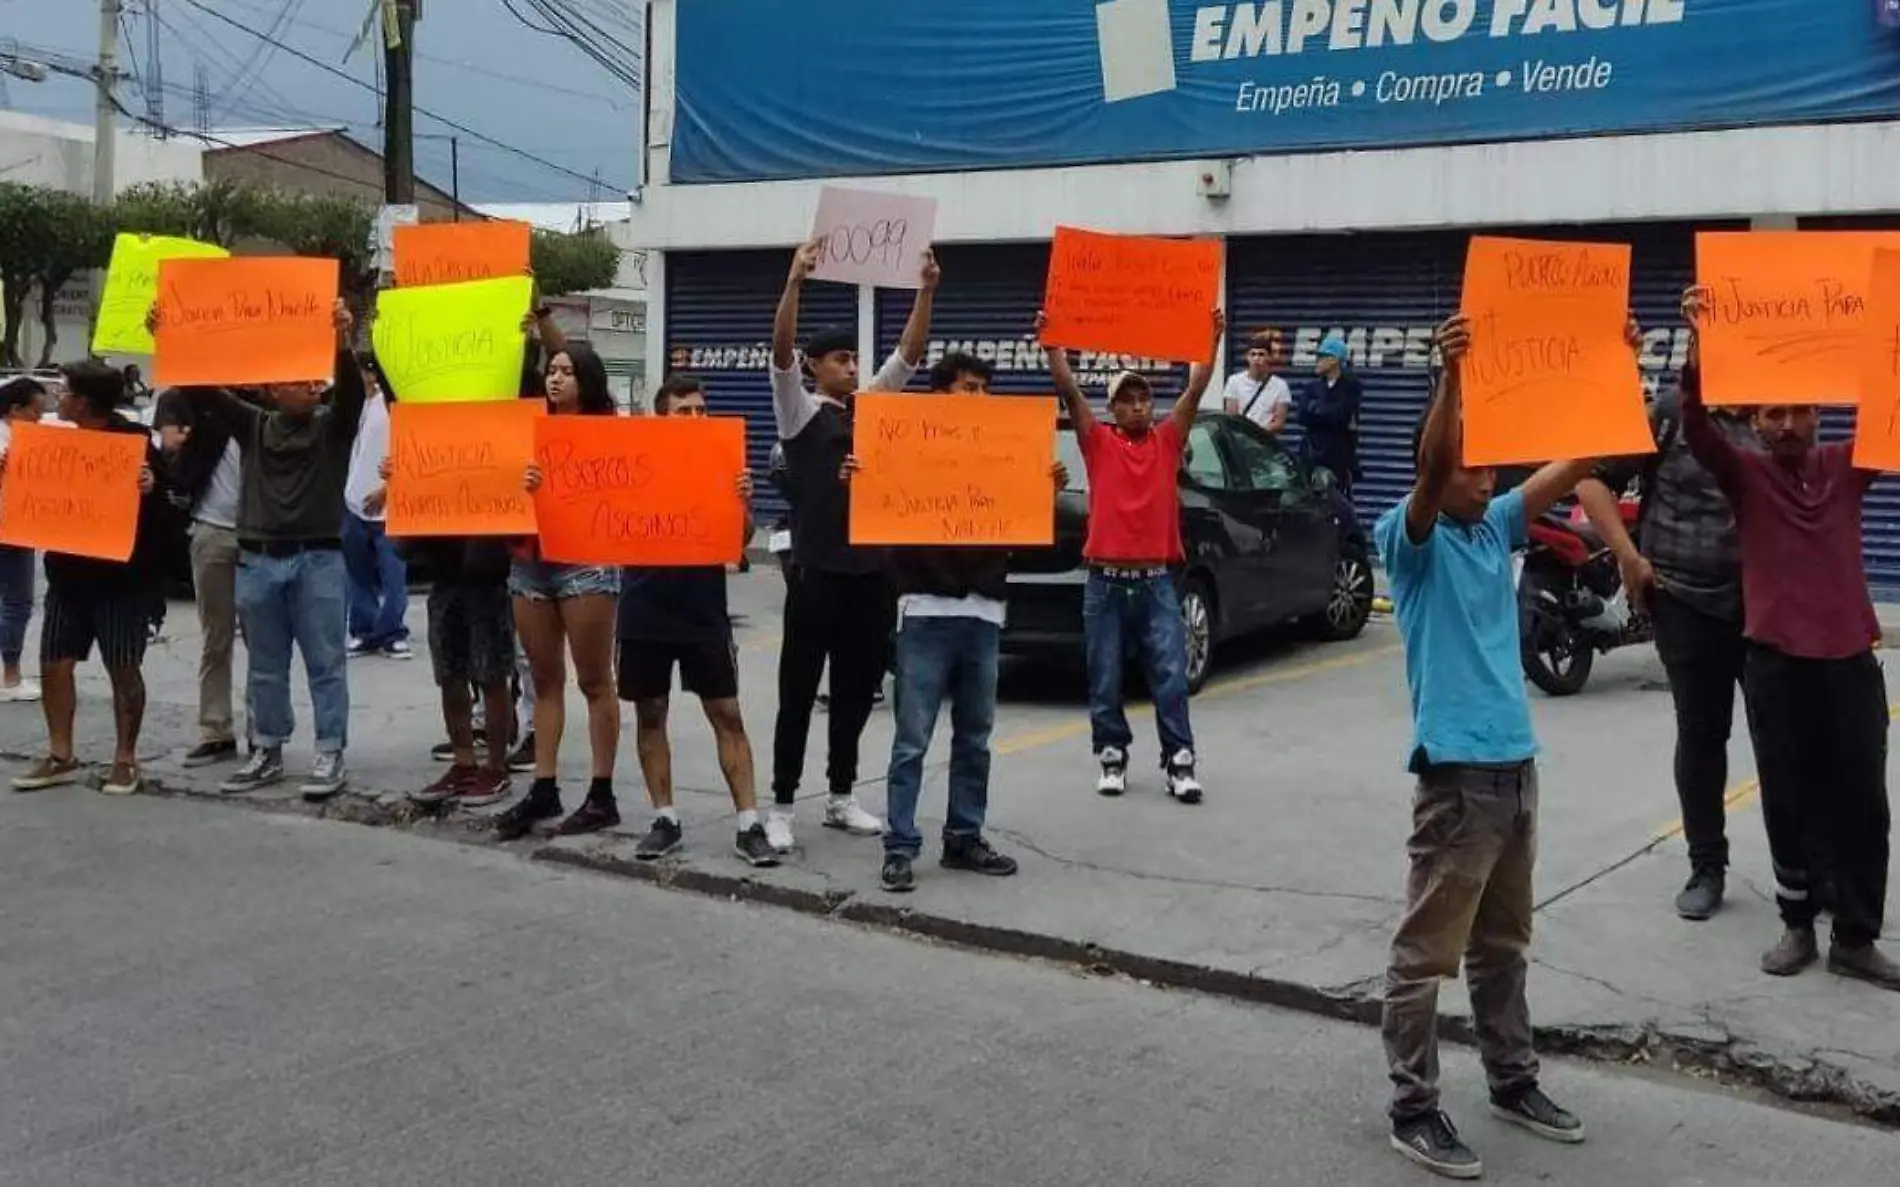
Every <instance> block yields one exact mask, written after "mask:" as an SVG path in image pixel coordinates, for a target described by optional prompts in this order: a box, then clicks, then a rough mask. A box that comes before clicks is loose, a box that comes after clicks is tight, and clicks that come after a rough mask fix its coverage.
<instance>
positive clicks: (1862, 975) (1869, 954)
mask: <svg viewBox="0 0 1900 1187" xmlns="http://www.w3.org/2000/svg"><path fill="white" fill-rule="evenodd" d="M1827 971H1828V972H1830V973H1834V974H1837V975H1839V976H1842V977H1852V978H1854V979H1855V980H1856V981H1865V982H1867V983H1868V984H1869V985H1878V986H1879V987H1880V988H1882V989H1892V990H1896V991H1900V964H1895V963H1894V962H1893V961H1892V960H1891V959H1890V958H1889V957H1888V956H1887V954H1886V953H1884V952H1882V951H1881V950H1880V949H1878V948H1876V947H1874V946H1873V945H1872V944H1860V945H1857V946H1854V947H1849V946H1848V945H1846V944H1843V943H1841V942H1840V941H1839V940H1836V941H1835V942H1834V943H1832V944H1830V945H1828V949H1827Z"/></svg>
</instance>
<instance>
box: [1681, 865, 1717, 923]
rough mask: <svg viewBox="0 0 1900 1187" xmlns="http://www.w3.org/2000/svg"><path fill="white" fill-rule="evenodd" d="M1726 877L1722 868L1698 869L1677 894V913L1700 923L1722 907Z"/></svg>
mask: <svg viewBox="0 0 1900 1187" xmlns="http://www.w3.org/2000/svg"><path fill="white" fill-rule="evenodd" d="M1725 883H1726V879H1724V878H1723V876H1722V871H1721V870H1697V871H1696V872H1695V873H1693V874H1691V875H1689V884H1688V885H1687V886H1684V887H1683V888H1682V893H1681V894H1679V895H1677V896H1676V914H1678V915H1680V916H1682V917H1683V918H1684V919H1689V920H1693V921H1695V922H1698V923H1700V922H1701V921H1702V920H1704V919H1708V918H1710V917H1711V916H1713V915H1714V914H1715V913H1716V912H1717V911H1719V910H1721V909H1722V892H1723V891H1724V890H1725V889H1726V885H1725Z"/></svg>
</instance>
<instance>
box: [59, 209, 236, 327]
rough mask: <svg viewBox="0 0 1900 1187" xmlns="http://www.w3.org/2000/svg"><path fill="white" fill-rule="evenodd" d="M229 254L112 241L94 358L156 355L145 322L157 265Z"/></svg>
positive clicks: (195, 245)
mask: <svg viewBox="0 0 1900 1187" xmlns="http://www.w3.org/2000/svg"><path fill="white" fill-rule="evenodd" d="M230 254H231V253H230V252H228V251H226V250H224V249H223V248H222V247H218V246H215V245H213V244H210V243H199V242H197V241H196V240H192V239H172V238H168V237H166V236H163V235H120V236H119V237H118V238H116V239H114V240H113V241H112V262H111V264H110V265H108V266H107V268H106V288H105V292H104V293H103V294H101V296H100V298H99V322H98V324H97V325H96V326H94V327H93V331H92V352H93V353H94V354H151V353H152V352H153V351H154V350H156V349H158V344H157V343H155V342H153V341H152V333H151V331H150V330H147V329H146V328H145V317H146V315H147V314H148V313H150V312H151V310H152V302H153V301H155V300H156V299H157V297H158V265H159V261H161V260H186V259H195V260H219V259H224V258H225V257H227V256H229V255H230Z"/></svg>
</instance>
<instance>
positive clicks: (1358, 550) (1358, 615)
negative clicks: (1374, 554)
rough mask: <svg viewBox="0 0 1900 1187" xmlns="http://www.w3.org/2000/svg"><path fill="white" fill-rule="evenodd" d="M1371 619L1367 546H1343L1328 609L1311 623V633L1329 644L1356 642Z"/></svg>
mask: <svg viewBox="0 0 1900 1187" xmlns="http://www.w3.org/2000/svg"><path fill="white" fill-rule="evenodd" d="M1371 617H1372V561H1371V558H1369V557H1367V555H1366V549H1365V545H1363V544H1342V545H1341V546H1340V549H1339V556H1338V558H1337V559H1335V560H1334V561H1333V586H1332V589H1331V590H1330V591H1328V593H1327V595H1326V609H1325V610H1323V611H1321V612H1320V613H1318V614H1316V615H1314V616H1313V617H1312V618H1311V619H1310V620H1309V621H1310V623H1311V628H1312V632H1313V634H1314V635H1316V636H1317V637H1319V638H1321V639H1324V640H1326V641H1327V642H1329V643H1343V642H1345V641H1346V640H1347V639H1354V638H1357V637H1358V636H1359V632H1361V631H1363V630H1365V629H1366V620H1367V619H1369V618H1371Z"/></svg>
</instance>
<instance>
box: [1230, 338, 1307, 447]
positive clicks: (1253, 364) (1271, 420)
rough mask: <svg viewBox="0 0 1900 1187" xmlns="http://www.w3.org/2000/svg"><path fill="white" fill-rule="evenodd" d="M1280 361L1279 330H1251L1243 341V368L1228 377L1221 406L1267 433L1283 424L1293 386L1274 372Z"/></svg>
mask: <svg viewBox="0 0 1900 1187" xmlns="http://www.w3.org/2000/svg"><path fill="white" fill-rule="evenodd" d="M1281 361H1282V359H1281V352H1280V331H1278V330H1262V331H1260V332H1259V333H1257V334H1255V335H1254V336H1253V337H1252V338H1250V339H1249V340H1248V342H1247V369H1246V370H1245V371H1236V372H1234V374H1233V375H1231V376H1229V377H1228V380H1227V388H1226V390H1225V391H1224V392H1223V393H1222V397H1223V398H1222V401H1221V406H1222V407H1223V408H1225V409H1226V410H1227V411H1228V412H1231V413H1233V414H1235V415H1237V416H1244V417H1246V418H1247V419H1248V420H1250V421H1252V422H1254V423H1255V424H1257V425H1259V426H1260V427H1261V428H1263V429H1265V430H1267V432H1269V433H1277V432H1279V431H1280V430H1281V429H1283V428H1285V427H1286V414H1287V410H1288V409H1290V408H1291V407H1292V406H1293V389H1292V388H1289V387H1288V386H1287V383H1286V380H1284V379H1282V378H1280V377H1279V376H1278V375H1275V374H1274V369H1275V368H1276V367H1278V366H1279V365H1280V363H1281Z"/></svg>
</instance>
